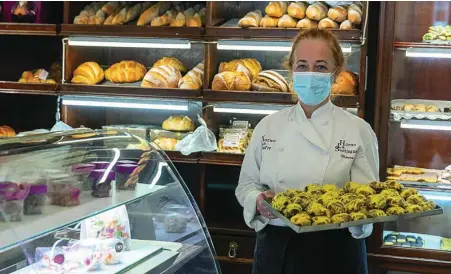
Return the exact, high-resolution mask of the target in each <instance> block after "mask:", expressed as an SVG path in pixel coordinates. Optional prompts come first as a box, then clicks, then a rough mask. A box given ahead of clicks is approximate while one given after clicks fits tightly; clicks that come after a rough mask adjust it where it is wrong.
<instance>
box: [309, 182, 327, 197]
mask: <svg viewBox="0 0 451 274" xmlns="http://www.w3.org/2000/svg"><path fill="white" fill-rule="evenodd" d="M305 192H307V194H309V195H312V196H314V195H318V196H319V195H321V194H323V192H322V191H321V186H320V185H317V184H309V185H307V186H306V187H305Z"/></svg>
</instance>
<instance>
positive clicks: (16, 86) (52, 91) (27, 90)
mask: <svg viewBox="0 0 451 274" xmlns="http://www.w3.org/2000/svg"><path fill="white" fill-rule="evenodd" d="M57 89H58V85H52V84H22V83H17V82H3V81H0V93H15V94H38V95H57Z"/></svg>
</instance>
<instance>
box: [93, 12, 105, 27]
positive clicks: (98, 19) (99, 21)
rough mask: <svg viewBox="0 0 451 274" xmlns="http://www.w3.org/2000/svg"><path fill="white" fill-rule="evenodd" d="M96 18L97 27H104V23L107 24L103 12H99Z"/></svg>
mask: <svg viewBox="0 0 451 274" xmlns="http://www.w3.org/2000/svg"><path fill="white" fill-rule="evenodd" d="M94 16H95V21H96V25H102V24H103V22H105V19H106V15H105V13H104V12H103V11H102V10H99V11H97V12H96V15H94Z"/></svg>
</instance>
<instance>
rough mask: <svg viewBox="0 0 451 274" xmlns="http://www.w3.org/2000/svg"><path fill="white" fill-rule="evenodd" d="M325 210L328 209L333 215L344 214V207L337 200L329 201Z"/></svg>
mask: <svg viewBox="0 0 451 274" xmlns="http://www.w3.org/2000/svg"><path fill="white" fill-rule="evenodd" d="M326 208H327V209H329V210H330V212H331V213H332V214H333V215H335V214H340V213H344V212H345V205H344V204H343V203H342V202H341V201H340V200H338V199H335V200H332V201H330V202H329V203H328V204H327V205H326Z"/></svg>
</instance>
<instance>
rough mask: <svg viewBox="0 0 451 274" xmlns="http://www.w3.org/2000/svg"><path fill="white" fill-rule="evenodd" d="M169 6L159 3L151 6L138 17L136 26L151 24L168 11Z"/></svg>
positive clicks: (165, 3) (166, 3)
mask: <svg viewBox="0 0 451 274" xmlns="http://www.w3.org/2000/svg"><path fill="white" fill-rule="evenodd" d="M170 5H171V3H170V2H164V1H161V2H158V3H156V4H155V5H153V6H151V7H150V8H148V9H146V10H145V11H144V12H143V13H142V14H141V16H139V19H138V22H137V25H138V26H143V25H147V24H149V23H150V22H152V20H153V19H155V18H156V17H158V16H159V15H160V14H163V13H164V12H166V10H167V9H169V7H170Z"/></svg>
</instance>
